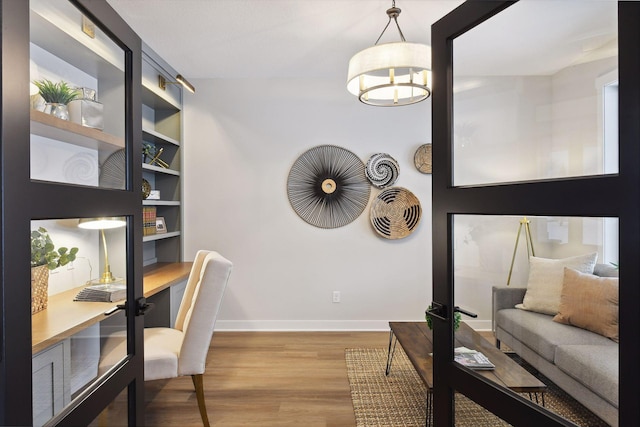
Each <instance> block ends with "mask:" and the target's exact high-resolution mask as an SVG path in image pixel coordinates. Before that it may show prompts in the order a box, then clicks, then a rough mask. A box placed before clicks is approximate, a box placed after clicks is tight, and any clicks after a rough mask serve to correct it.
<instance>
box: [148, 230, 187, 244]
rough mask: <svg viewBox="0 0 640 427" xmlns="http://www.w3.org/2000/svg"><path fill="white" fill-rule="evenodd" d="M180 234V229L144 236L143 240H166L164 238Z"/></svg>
mask: <svg viewBox="0 0 640 427" xmlns="http://www.w3.org/2000/svg"><path fill="white" fill-rule="evenodd" d="M178 236H180V232H179V231H171V232H169V233H164V234H152V235H150V236H144V237H143V238H142V241H143V242H154V241H156V240H164V239H170V238H172V237H178Z"/></svg>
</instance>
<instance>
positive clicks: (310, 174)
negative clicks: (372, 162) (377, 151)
mask: <svg viewBox="0 0 640 427" xmlns="http://www.w3.org/2000/svg"><path fill="white" fill-rule="evenodd" d="M370 192H371V186H370V185H369V182H368V181H367V178H366V176H365V173H364V163H362V160H360V159H359V158H358V156H356V155H355V154H353V153H352V152H351V151H349V150H346V149H344V148H341V147H336V146H335V145H320V146H317V147H314V148H311V149H310V150H308V151H306V152H304V153H303V154H302V155H301V156H300V157H298V159H297V160H296V161H295V162H294V164H293V166H292V167H291V171H290V172H289V178H288V180H287V195H288V196H289V202H291V206H292V207H293V210H294V211H295V212H296V213H297V214H298V215H299V216H300V218H302V219H303V220H305V221H306V222H308V223H309V224H311V225H314V226H316V227H320V228H337V227H342V226H344V225H347V224H349V223H350V222H352V221H353V220H355V219H356V218H357V217H358V216H360V214H361V213H362V211H363V210H364V208H365V207H366V206H367V202H368V201H369V194H370Z"/></svg>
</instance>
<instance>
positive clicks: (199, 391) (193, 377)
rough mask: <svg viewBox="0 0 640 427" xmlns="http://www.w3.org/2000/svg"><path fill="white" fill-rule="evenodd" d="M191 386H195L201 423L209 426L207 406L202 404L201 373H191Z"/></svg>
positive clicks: (202, 387)
mask: <svg viewBox="0 0 640 427" xmlns="http://www.w3.org/2000/svg"><path fill="white" fill-rule="evenodd" d="M191 380H192V381H193V386H194V387H195V388H196V398H197V399H198V408H199V409H200V417H202V425H204V427H209V417H207V407H206V406H205V404H204V385H203V383H202V374H197V375H191Z"/></svg>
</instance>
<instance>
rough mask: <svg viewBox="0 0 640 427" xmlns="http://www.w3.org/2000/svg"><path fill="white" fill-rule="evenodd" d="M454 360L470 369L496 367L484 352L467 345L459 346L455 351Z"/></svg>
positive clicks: (480, 369)
mask: <svg viewBox="0 0 640 427" xmlns="http://www.w3.org/2000/svg"><path fill="white" fill-rule="evenodd" d="M454 360H455V361H456V362H458V363H459V364H461V365H464V366H466V367H467V368H469V369H476V370H479V371H483V370H492V369H495V367H496V366H495V365H494V364H493V363H491V361H490V360H489V359H488V358H487V356H485V355H484V354H483V353H482V352H479V351H476V350H471V349H468V348H466V347H458V348H456V349H455V352H454Z"/></svg>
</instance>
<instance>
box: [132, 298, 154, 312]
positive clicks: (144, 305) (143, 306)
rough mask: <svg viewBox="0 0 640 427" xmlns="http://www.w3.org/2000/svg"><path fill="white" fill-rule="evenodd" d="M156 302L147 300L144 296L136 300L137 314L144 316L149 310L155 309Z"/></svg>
mask: <svg viewBox="0 0 640 427" xmlns="http://www.w3.org/2000/svg"><path fill="white" fill-rule="evenodd" d="M154 305H155V304H153V303H150V302H147V299H146V298H144V297H142V298H138V299H137V300H136V316H144V315H145V314H146V312H147V311H150V310H153V307H154Z"/></svg>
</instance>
